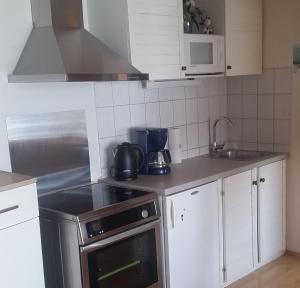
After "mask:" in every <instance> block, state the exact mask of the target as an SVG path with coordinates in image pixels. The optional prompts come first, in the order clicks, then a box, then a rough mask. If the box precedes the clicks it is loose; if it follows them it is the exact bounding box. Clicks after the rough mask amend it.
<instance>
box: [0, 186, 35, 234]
mask: <svg viewBox="0 0 300 288" xmlns="http://www.w3.org/2000/svg"><path fill="white" fill-rule="evenodd" d="M38 215H39V208H38V200H37V192H36V185H35V184H31V185H26V186H23V187H19V188H16V189H12V190H7V191H4V192H1V193H0V230H1V229H3V228H6V227H9V226H12V225H15V224H18V223H21V222H24V221H27V220H29V219H33V218H35V217H38Z"/></svg>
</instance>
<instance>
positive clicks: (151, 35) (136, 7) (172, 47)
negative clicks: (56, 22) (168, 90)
mask: <svg viewBox="0 0 300 288" xmlns="http://www.w3.org/2000/svg"><path fill="white" fill-rule="evenodd" d="M86 11H87V15H88V17H87V21H86V26H87V28H88V29H89V30H90V32H92V33H93V34H94V35H95V36H97V37H98V38H99V39H100V40H102V41H103V42H104V43H105V44H106V45H107V46H109V47H111V48H112V49H113V50H115V52H117V53H118V54H120V55H121V56H123V57H124V58H125V59H127V60H128V61H129V62H130V63H131V64H132V65H133V66H134V67H135V68H137V69H138V70H140V71H141V72H143V73H149V76H150V80H164V79H178V78H180V72H181V70H180V69H181V63H180V39H179V12H178V11H179V8H178V1H177V0H119V1H99V0H88V1H87V9H86Z"/></svg>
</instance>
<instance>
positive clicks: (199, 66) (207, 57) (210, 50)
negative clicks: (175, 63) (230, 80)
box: [182, 34, 225, 78]
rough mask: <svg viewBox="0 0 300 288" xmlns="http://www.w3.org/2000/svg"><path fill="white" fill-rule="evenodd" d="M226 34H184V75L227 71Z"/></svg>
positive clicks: (194, 75)
mask: <svg viewBox="0 0 300 288" xmlns="http://www.w3.org/2000/svg"><path fill="white" fill-rule="evenodd" d="M224 51H225V48H224V36H219V35H205V34H184V52H183V65H182V77H183V78H196V77H197V76H201V75H211V74H223V73H224V72H225V52H224Z"/></svg>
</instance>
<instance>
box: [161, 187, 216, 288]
mask: <svg viewBox="0 0 300 288" xmlns="http://www.w3.org/2000/svg"><path fill="white" fill-rule="evenodd" d="M218 195H219V193H218V189H217V183H216V182H214V183H211V184H208V185H205V186H201V187H198V188H195V189H192V190H189V191H185V192H182V193H179V194H176V195H174V196H170V197H167V200H166V216H167V227H166V250H167V271H168V277H167V278H168V280H167V282H168V287H169V288H183V287H189V288H199V287H201V288H217V287H220V246H219V239H220V237H219V204H218V203H219V196H218Z"/></svg>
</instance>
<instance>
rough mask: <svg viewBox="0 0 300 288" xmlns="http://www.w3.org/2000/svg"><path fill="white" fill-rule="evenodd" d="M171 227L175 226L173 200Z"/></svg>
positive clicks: (172, 202) (172, 203) (172, 205)
mask: <svg viewBox="0 0 300 288" xmlns="http://www.w3.org/2000/svg"><path fill="white" fill-rule="evenodd" d="M171 227H172V228H175V207H174V201H171Z"/></svg>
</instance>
